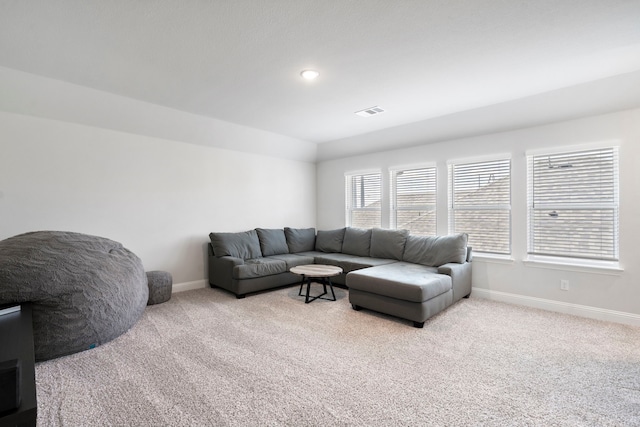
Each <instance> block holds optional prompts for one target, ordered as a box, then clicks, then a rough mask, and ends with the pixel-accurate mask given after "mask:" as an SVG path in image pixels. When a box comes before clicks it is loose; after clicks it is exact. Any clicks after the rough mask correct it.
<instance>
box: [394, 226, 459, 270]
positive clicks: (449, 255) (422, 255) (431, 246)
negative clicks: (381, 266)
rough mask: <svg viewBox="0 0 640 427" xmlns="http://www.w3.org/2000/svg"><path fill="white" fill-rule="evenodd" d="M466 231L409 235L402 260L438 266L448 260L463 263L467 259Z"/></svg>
mask: <svg viewBox="0 0 640 427" xmlns="http://www.w3.org/2000/svg"><path fill="white" fill-rule="evenodd" d="M467 240H468V235H467V234H466V233H459V234H451V235H448V236H413V235H412V236H409V237H408V238H407V243H406V245H405V249H404V255H403V258H402V259H403V261H407V262H413V263H416V264H422V265H426V266H429V267H439V266H441V265H443V264H447V263H449V262H455V263H460V264H462V263H464V262H465V261H466V259H467Z"/></svg>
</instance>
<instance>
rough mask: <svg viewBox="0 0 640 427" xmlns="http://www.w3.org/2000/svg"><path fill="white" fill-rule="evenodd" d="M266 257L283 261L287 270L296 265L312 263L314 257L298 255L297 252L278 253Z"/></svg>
mask: <svg viewBox="0 0 640 427" xmlns="http://www.w3.org/2000/svg"><path fill="white" fill-rule="evenodd" d="M267 259H277V260H281V261H284V262H285V263H286V264H287V271H289V269H291V267H297V266H298V265H307V264H313V260H314V257H313V256H304V255H298V254H280V255H273V256H270V257H268V258H267Z"/></svg>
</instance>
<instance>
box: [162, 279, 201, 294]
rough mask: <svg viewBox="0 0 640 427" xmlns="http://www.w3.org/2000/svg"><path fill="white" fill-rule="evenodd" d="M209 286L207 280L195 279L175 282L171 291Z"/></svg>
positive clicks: (173, 292)
mask: <svg viewBox="0 0 640 427" xmlns="http://www.w3.org/2000/svg"><path fill="white" fill-rule="evenodd" d="M207 286H209V282H207V280H195V281H193V282H183V283H174V284H173V287H172V289H171V293H172V294H175V293H176V292H184V291H190V290H193V289H202V288H206V287H207Z"/></svg>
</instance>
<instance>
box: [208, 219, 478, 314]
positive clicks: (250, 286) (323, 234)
mask: <svg viewBox="0 0 640 427" xmlns="http://www.w3.org/2000/svg"><path fill="white" fill-rule="evenodd" d="M209 237H210V240H211V241H210V243H209V283H210V285H211V286H212V287H219V288H222V289H226V290H228V291H231V292H233V293H234V294H235V295H236V297H237V298H243V297H244V296H245V295H247V294H249V293H252V292H258V291H262V290H266V289H273V288H277V287H281V286H287V285H293V284H297V283H300V276H298V275H295V274H293V273H290V272H289V269H291V268H292V267H295V266H298V265H304V264H327V265H335V266H338V267H341V268H342V270H343V273H342V274H341V275H340V276H336V277H333V278H332V282H333V283H336V284H339V285H342V286H346V287H347V288H348V289H349V301H350V303H351V305H352V307H353V308H354V309H355V310H361V309H362V308H365V309H370V310H373V311H378V312H381V313H386V314H390V315H393V316H397V317H401V318H404V319H408V320H411V321H413V323H414V326H416V327H422V326H423V324H424V321H425V320H427V319H428V318H429V317H431V316H433V315H435V314H437V313H439V312H440V311H442V310H444V309H445V308H447V307H448V306H450V305H451V304H453V303H454V302H456V301H458V300H460V299H461V298H463V297H468V296H469V294H470V293H471V248H470V247H468V246H467V235H466V234H455V235H449V236H429V237H427V236H415V235H411V234H409V232H408V231H406V230H387V229H381V228H373V229H359V228H353V227H346V228H341V229H337V230H318V231H317V233H316V230H315V229H314V228H289V227H285V228H284V229H264V228H256V229H255V230H249V231H245V232H240V233H215V232H214V233H210V234H209Z"/></svg>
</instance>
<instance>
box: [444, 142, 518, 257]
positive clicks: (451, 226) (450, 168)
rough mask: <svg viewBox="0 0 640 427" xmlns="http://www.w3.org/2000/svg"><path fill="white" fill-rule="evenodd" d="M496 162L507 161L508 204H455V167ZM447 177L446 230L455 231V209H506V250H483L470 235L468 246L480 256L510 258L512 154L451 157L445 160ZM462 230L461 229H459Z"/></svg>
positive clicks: (511, 242)
mask: <svg viewBox="0 0 640 427" xmlns="http://www.w3.org/2000/svg"><path fill="white" fill-rule="evenodd" d="M497 162H507V163H508V176H509V180H508V183H509V190H508V197H509V203H508V204H492V203H487V204H484V205H483V204H477V205H468V206H464V205H461V206H456V203H455V198H456V182H455V169H456V167H459V166H463V165H466V166H469V165H474V164H475V165H477V166H479V167H482V166H481V165H482V164H489V163H497ZM447 177H448V183H447V185H448V187H447V196H448V206H447V208H448V209H447V211H448V215H449V217H448V230H449V233H450V234H452V233H456V224H455V213H456V211H505V210H506V211H508V221H507V224H506V231H507V235H508V238H507V242H506V246H507V248H508V249H507V251H491V250H483V248H482V246H480V247H479V246H478V244H477V243H473V244H472V237H471V236H470V239H469V240H470V246H473V250H474V253H478V254H480V255H481V256H487V257H495V258H507V259H510V258H511V256H512V254H513V208H512V205H513V194H512V193H513V185H512V180H513V159H512V155H511V154H510V153H509V154H497V155H491V156H478V157H471V158H463V159H453V160H449V161H447ZM460 232H463V231H460Z"/></svg>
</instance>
